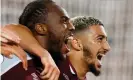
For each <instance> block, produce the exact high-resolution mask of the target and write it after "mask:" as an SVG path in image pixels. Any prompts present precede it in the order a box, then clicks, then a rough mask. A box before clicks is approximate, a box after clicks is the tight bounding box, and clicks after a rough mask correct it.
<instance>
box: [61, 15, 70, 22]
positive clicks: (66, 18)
mask: <svg viewBox="0 0 133 80" xmlns="http://www.w3.org/2000/svg"><path fill="white" fill-rule="evenodd" d="M63 18H64V19H65V20H66V21H67V20H69V19H70V18H68V17H67V16H61V19H63Z"/></svg>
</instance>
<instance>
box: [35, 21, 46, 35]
mask: <svg viewBox="0 0 133 80" xmlns="http://www.w3.org/2000/svg"><path fill="white" fill-rule="evenodd" d="M35 30H36V32H37V33H38V34H40V35H46V34H47V33H48V30H47V25H45V24H41V23H37V24H35Z"/></svg>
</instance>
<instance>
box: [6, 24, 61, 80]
mask: <svg viewBox="0 0 133 80" xmlns="http://www.w3.org/2000/svg"><path fill="white" fill-rule="evenodd" d="M6 28H7V29H8V30H11V31H12V32H14V33H15V34H17V35H18V36H19V37H20V39H21V41H20V46H21V47H22V48H23V49H24V50H26V51H28V52H29V53H32V54H33V55H36V56H38V57H39V58H40V59H41V62H42V64H43V66H44V67H45V68H44V70H43V71H42V73H41V77H42V78H43V79H47V78H51V77H52V78H54V80H56V79H57V80H58V77H59V73H60V72H59V69H58V68H57V66H56V64H55V62H54V61H53V59H52V57H51V55H50V54H49V52H48V51H47V50H46V49H44V48H43V47H41V46H40V44H39V43H38V41H37V40H36V39H35V38H34V36H33V34H32V32H31V31H30V30H29V29H28V28H27V27H25V26H23V25H14V24H10V25H7V26H6Z"/></svg>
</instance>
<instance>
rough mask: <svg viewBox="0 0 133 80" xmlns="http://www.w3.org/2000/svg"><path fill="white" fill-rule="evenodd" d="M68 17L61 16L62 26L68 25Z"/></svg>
mask: <svg viewBox="0 0 133 80" xmlns="http://www.w3.org/2000/svg"><path fill="white" fill-rule="evenodd" d="M68 20H69V19H68V17H66V16H63V17H61V22H62V23H63V24H67V23H68Z"/></svg>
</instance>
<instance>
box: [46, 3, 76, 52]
mask: <svg viewBox="0 0 133 80" xmlns="http://www.w3.org/2000/svg"><path fill="white" fill-rule="evenodd" d="M48 8H49V11H48V18H47V22H46V24H47V25H48V28H49V39H50V41H51V43H52V44H51V45H54V47H53V49H54V50H56V51H59V50H60V49H61V46H63V45H65V41H66V40H67V37H69V36H71V35H72V34H71V31H72V30H74V26H73V24H72V23H71V21H70V18H69V16H68V14H67V12H66V11H65V10H64V9H62V8H60V7H59V6H57V5H55V4H51V5H48Z"/></svg>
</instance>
